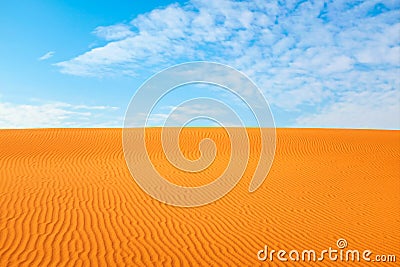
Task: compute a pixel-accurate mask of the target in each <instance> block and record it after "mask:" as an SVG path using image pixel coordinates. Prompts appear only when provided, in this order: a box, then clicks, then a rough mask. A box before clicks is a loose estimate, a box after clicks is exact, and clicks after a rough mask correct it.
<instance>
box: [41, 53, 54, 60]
mask: <svg viewBox="0 0 400 267" xmlns="http://www.w3.org/2000/svg"><path fill="white" fill-rule="evenodd" d="M55 53H56V52H54V51H49V52H47V53H46V54H44V55H43V56H41V57H39V58H38V60H40V61H42V60H46V59H49V58H51V57H52V56H54V54H55Z"/></svg>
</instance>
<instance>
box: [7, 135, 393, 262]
mask: <svg viewBox="0 0 400 267" xmlns="http://www.w3.org/2000/svg"><path fill="white" fill-rule="evenodd" d="M151 131H152V132H151V134H150V136H149V141H148V143H147V144H148V148H149V151H151V152H150V157H151V159H152V160H153V162H154V163H155V164H156V169H157V170H158V171H159V172H160V173H161V174H163V175H164V176H165V178H166V179H168V180H170V181H172V182H174V183H176V184H180V185H185V186H199V185H203V184H207V183H209V182H211V181H213V179H215V178H216V177H217V176H218V175H220V174H221V173H222V172H223V170H224V168H225V167H226V166H227V164H228V161H229V153H230V149H229V140H228V139H227V136H226V134H225V132H224V131H222V130H221V129H207V128H201V129H196V128H193V129H188V130H185V131H184V132H183V133H182V138H181V143H180V146H181V148H182V151H183V153H184V155H186V156H187V157H188V158H190V159H196V158H198V157H199V156H200V152H199V150H198V149H197V145H198V143H199V141H200V140H201V139H202V138H205V137H209V138H211V139H214V140H216V146H217V158H216V159H215V161H214V162H213V163H212V164H211V165H210V166H209V168H207V169H206V170H204V171H203V172H201V173H198V174H193V175H191V176H189V175H188V174H187V173H183V172H180V171H179V170H178V169H176V168H174V167H172V166H171V165H170V164H169V163H168V161H167V159H166V157H165V155H163V153H162V150H161V146H160V135H159V133H160V129H157V128H155V129H151ZM248 133H249V136H250V140H251V141H252V143H253V144H257V143H258V136H257V132H256V131H254V130H252V129H249V130H248ZM121 135H122V130H121V129H35V130H1V131H0V266H17V265H18V266H19V265H21V266H64V265H69V266H87V265H93V266H96V265H100V266H106V265H108V266H115V265H121V266H124V265H128V266H132V265H133V266H135V265H136V266H152V265H157V266H161V265H166V266H179V265H182V266H193V265H199V266H209V265H211V266H228V265H229V266H255V265H267V264H269V265H272V266H278V265H279V264H282V263H281V262H279V261H278V260H274V261H272V262H271V261H268V260H267V261H265V262H261V261H259V260H258V259H257V252H258V251H259V250H260V249H263V248H264V246H265V245H268V247H269V249H275V250H279V249H284V250H287V251H290V250H292V249H296V250H299V251H301V250H303V249H314V250H316V251H322V250H324V249H328V248H329V247H332V248H337V247H336V241H337V240H338V239H339V238H345V239H346V240H347V242H348V248H349V249H359V250H360V251H362V250H365V249H369V250H371V251H372V252H373V255H375V254H395V255H396V256H397V264H398V262H399V261H400V245H399V244H400V131H374V130H330V129H278V130H277V150H276V156H275V160H274V163H273V166H272V169H271V171H270V174H269V175H268V177H267V179H266V180H265V181H264V183H263V184H262V185H261V187H260V188H259V189H258V190H257V191H255V192H254V193H249V192H248V187H249V183H250V180H251V178H252V174H253V173H254V170H255V168H256V164H257V153H259V149H258V147H257V146H256V145H253V146H252V147H251V151H250V152H251V154H250V161H249V164H248V167H247V169H246V172H245V174H244V177H243V178H242V179H241V180H240V182H239V183H238V185H237V186H236V187H235V188H234V189H233V190H232V191H231V192H230V193H228V194H227V195H226V196H225V197H223V198H222V199H220V200H218V201H216V202H213V203H211V204H209V205H205V206H202V207H196V208H179V207H173V206H169V205H166V204H163V203H160V202H158V201H157V200H155V199H153V198H151V197H150V196H149V195H147V194H146V193H145V192H143V191H142V190H141V189H140V187H139V186H138V185H137V184H136V183H135V181H134V180H133V179H132V177H131V175H130V173H129V171H128V168H127V166H126V164H125V160H124V154H123V151H122V144H121ZM138 156H145V155H138ZM372 257H373V256H371V258H372ZM334 263H335V262H332V261H329V260H328V259H325V260H324V261H322V262H318V263H317V265H320V266H332V265H334ZM295 264H296V265H304V266H308V265H309V262H297V263H296V262H293V261H290V260H289V261H288V262H287V263H286V265H288V266H292V265H295ZM335 264H336V265H337V266H343V264H344V263H343V262H339V261H338V262H336V263H335ZM346 264H348V263H346ZM369 264H370V265H372V263H369ZM354 265H358V266H367V265H368V264H367V263H366V262H360V263H356V264H354ZM380 265H382V266H389V265H392V266H395V263H391V264H389V263H386V264H380Z"/></svg>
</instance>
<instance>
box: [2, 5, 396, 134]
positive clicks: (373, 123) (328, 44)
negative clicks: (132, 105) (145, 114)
mask: <svg viewBox="0 0 400 267" xmlns="http://www.w3.org/2000/svg"><path fill="white" fill-rule="evenodd" d="M399 11H400V2H399V1H264V0H263V1H259V0H254V1H248V2H247V1H240V2H239V1H230V0H228V1H219V0H218V1H211V0H206V1H200V0H193V1H181V2H176V1H140V2H139V1H118V4H117V3H116V2H115V1H50V0H47V1H44V0H36V1H33V0H30V1H28V0H22V1H2V2H1V3H0V34H1V36H2V42H1V43H0V58H1V62H0V128H32V127H121V126H122V123H123V118H124V113H125V110H126V108H127V105H128V104H129V101H130V99H131V97H132V95H133V94H134V93H135V91H136V90H137V88H138V87H139V86H140V85H141V84H142V83H143V82H144V81H145V80H146V79H147V78H149V76H151V75H153V74H155V73H156V72H158V71H160V70H162V69H164V68H166V67H169V66H171V65H174V64H179V63H183V62H187V61H198V60H207V61H215V62H219V63H223V64H228V65H230V66H232V67H234V68H236V69H238V70H240V71H242V72H244V73H245V74H246V75H248V76H249V77H250V78H251V79H252V80H253V81H254V82H255V83H256V84H257V85H258V86H259V88H260V89H261V91H262V92H263V93H264V95H265V97H266V99H267V100H268V102H269V104H270V107H271V109H272V112H273V114H274V118H275V123H276V125H277V126H278V127H345V128H382V129H399V128H400V78H399V77H400V70H399V68H400V13H399ZM197 95H200V96H213V97H215V98H217V99H218V97H220V98H222V100H225V101H229V102H230V103H235V102H234V99H231V96H226V93H225V92H220V91H218V90H215V88H205V87H199V88H197V89H196V88H195V87H192V88H186V89H185V88H184V87H183V88H181V90H180V91H179V92H177V94H176V95H174V96H170V97H169V98H166V99H165V101H164V102H163V103H160V104H162V105H161V106H160V107H159V108H157V109H156V110H155V114H154V120H153V122H154V124H155V125H157V123H161V122H162V119H163V118H165V116H166V114H168V113H169V112H170V111H171V110H172V109H174V107H175V106H176V105H177V104H179V103H177V102H179V101H177V100H182V101H184V99H190V98H193V97H196V96H197ZM248 97H251V96H248ZM234 107H236V108H238V110H239V111H238V112H239V113H243V114H245V113H246V112H245V111H242V108H241V107H240V106H238V105H234ZM188 108H189V107H187V108H186V109H185V110H184V112H185V113H186V114H190V113H191V112H192V111H196V109H202V110H204V109H210V107H206V106H193V107H192V109H193V110H192V111H188V110H187V109H188ZM182 112H183V111H182ZM214 112H215V110H214ZM211 115H212V114H211ZM244 117H245V123H246V124H247V125H252V122H251V120H247V119H246V118H247V117H248V116H247V115H244ZM157 118H158V120H157Z"/></svg>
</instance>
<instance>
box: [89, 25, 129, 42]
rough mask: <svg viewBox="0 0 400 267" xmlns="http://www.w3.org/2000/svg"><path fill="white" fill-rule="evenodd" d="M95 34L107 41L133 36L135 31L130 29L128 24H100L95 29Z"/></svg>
mask: <svg viewBox="0 0 400 267" xmlns="http://www.w3.org/2000/svg"><path fill="white" fill-rule="evenodd" d="M93 34H95V35H97V36H98V37H100V38H102V39H105V40H107V41H111V40H121V39H125V38H127V37H129V36H132V35H133V34H134V33H133V32H132V31H131V30H130V27H129V26H128V25H125V24H117V25H111V26H99V27H97V28H96V29H94V31H93Z"/></svg>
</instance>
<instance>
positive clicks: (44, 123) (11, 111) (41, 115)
mask: <svg viewBox="0 0 400 267" xmlns="http://www.w3.org/2000/svg"><path fill="white" fill-rule="evenodd" d="M117 109H118V108H116V107H109V106H86V105H72V104H68V103H63V102H48V103H31V104H15V103H10V102H0V128H38V127H40V128H42V127H45V128H53V127H116V126H117V127H121V123H122V120H120V121H115V120H114V121H113V120H111V118H113V117H115V114H113V113H112V112H114V111H115V110H117ZM99 110H101V111H103V113H99Z"/></svg>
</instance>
